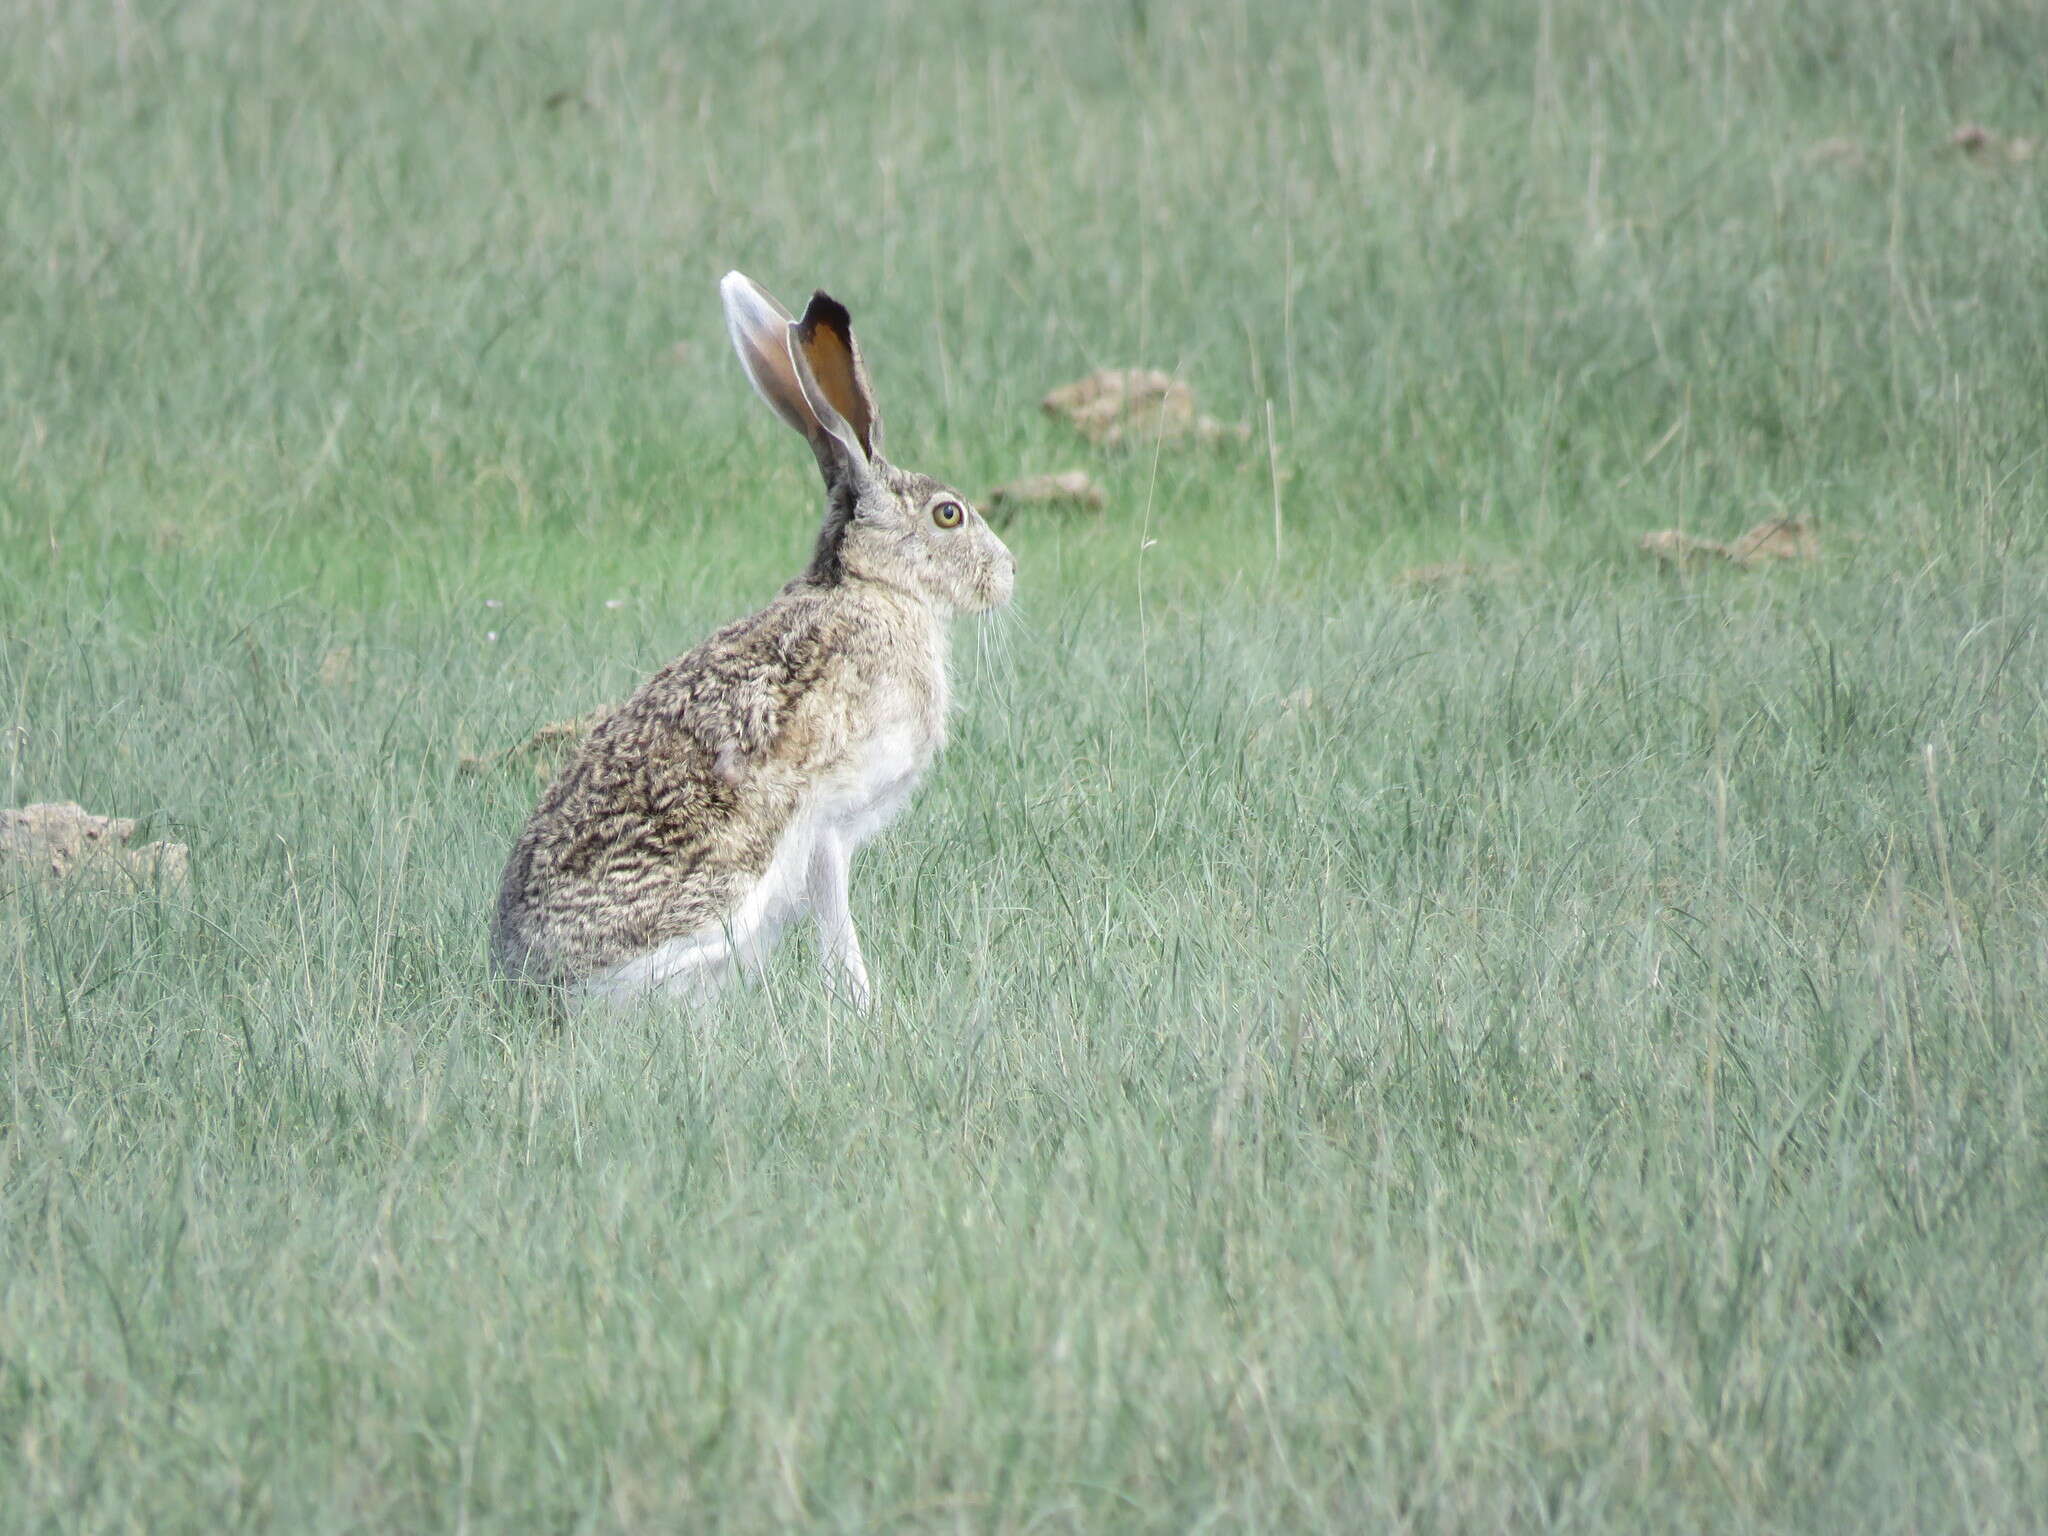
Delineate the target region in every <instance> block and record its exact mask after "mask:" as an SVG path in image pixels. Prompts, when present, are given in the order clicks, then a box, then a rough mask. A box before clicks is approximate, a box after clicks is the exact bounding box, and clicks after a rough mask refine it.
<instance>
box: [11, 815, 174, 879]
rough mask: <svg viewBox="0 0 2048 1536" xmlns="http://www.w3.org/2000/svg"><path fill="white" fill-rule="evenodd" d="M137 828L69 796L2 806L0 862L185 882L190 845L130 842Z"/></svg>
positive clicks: (62, 874) (59, 874)
mask: <svg viewBox="0 0 2048 1536" xmlns="http://www.w3.org/2000/svg"><path fill="white" fill-rule="evenodd" d="M137 830H138V825H137V823H136V822H135V821H134V820H133V819H131V818H129V817H126V816H96V815H94V814H93V813H92V812H90V811H88V810H86V809H85V808H84V807H83V806H80V805H77V804H75V803H73V802H70V801H64V802H60V803H43V804H38V805H27V806H23V807H21V808H20V809H18V810H16V809H7V810H0V868H9V867H12V868H18V869H24V870H29V871H33V872H34V873H35V874H37V875H42V876H47V877H49V878H51V879H54V880H62V879H67V878H70V877H73V876H84V877H87V878H93V879H98V880H101V881H105V882H108V883H120V882H132V883H134V884H136V885H145V886H146V885H161V886H177V885H183V884H184V883H185V881H186V879H187V878H188V877H189V875H190V873H191V850H190V849H188V848H187V847H186V846H185V845H184V844H183V843H173V842H165V841H158V842H152V843H143V844H141V845H140V846H138V847H130V846H129V842H130V840H131V839H132V838H133V837H134V836H135V834H136V831H137Z"/></svg>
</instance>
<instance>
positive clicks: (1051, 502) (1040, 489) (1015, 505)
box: [987, 469, 1109, 515]
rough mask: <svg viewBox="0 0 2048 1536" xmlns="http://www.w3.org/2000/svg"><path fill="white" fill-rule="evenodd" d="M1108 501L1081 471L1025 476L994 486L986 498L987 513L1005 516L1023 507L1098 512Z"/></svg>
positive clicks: (1062, 471) (1100, 489)
mask: <svg viewBox="0 0 2048 1536" xmlns="http://www.w3.org/2000/svg"><path fill="white" fill-rule="evenodd" d="M1108 499H1109V498H1108V497H1106V496H1104V495H1103V493H1102V487H1101V486H1099V485H1097V484H1096V483H1095V482H1094V481H1093V480H1092V479H1090V478H1089V477H1088V475H1087V473H1086V472H1085V471H1083V470H1078V469H1067V470H1061V471H1060V472H1059V473H1057V474H1051V475H1025V476H1024V477H1023V478H1022V479H1018V480H1012V481H1010V482H1009V483H1008V484H1006V485H999V486H997V487H995V489H993V490H991V491H990V492H989V493H988V497H987V500H988V508H989V510H990V511H991V512H1000V513H1003V514H1005V515H1008V514H1012V513H1015V512H1016V511H1018V510H1019V509H1020V508H1023V507H1048V508H1071V509H1073V510H1076V511H1081V512H1100V511H1101V510H1102V509H1103V507H1104V505H1106V504H1107V502H1108Z"/></svg>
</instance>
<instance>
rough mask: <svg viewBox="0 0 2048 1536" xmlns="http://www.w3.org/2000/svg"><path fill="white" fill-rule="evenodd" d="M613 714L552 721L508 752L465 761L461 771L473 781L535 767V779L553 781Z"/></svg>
mask: <svg viewBox="0 0 2048 1536" xmlns="http://www.w3.org/2000/svg"><path fill="white" fill-rule="evenodd" d="M610 713H611V710H610V709H593V710H592V711H591V712H590V713H589V714H587V715H575V716H572V717H571V718H569V719H567V720H550V721H549V722H548V723H547V724H546V725H544V726H542V727H541V728H540V729H539V730H537V731H535V732H534V733H533V734H532V735H531V736H529V737H527V738H526V740H524V741H522V742H518V743H516V744H515V745H513V746H509V747H507V748H505V749H504V750H503V751H502V752H487V753H484V754H482V755H481V756H476V757H464V758H463V759H462V762H461V764H460V765H459V766H460V768H461V771H462V772H463V773H464V774H466V775H469V776H470V777H476V776H479V775H482V774H486V773H496V772H498V771H499V770H500V769H504V768H516V767H518V766H519V765H520V764H521V763H531V764H532V766H533V772H534V776H535V777H536V778H541V779H551V778H553V777H554V776H555V772H556V770H557V769H559V768H560V767H561V766H562V764H563V763H564V762H565V761H567V760H568V757H569V754H570V753H572V752H574V751H575V750H576V748H577V747H579V746H580V745H582V742H583V738H584V737H586V736H588V735H589V734H590V733H591V732H592V731H593V730H595V729H596V728H597V724H598V722H599V721H601V720H603V719H604V718H605V717H606V716H607V715H609V714H610Z"/></svg>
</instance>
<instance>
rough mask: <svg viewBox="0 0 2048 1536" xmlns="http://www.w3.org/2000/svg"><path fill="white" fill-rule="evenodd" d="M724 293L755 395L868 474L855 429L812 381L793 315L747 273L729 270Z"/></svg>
mask: <svg viewBox="0 0 2048 1536" xmlns="http://www.w3.org/2000/svg"><path fill="white" fill-rule="evenodd" d="M718 295H719V298H720V299H721V300H723V301H724V304H725V329H726V334H727V335H728V336H730V337H731V338H732V349H733V351H734V352H736V353H738V354H739V359H740V366H741V367H742V368H744V369H745V370H746V372H747V379H748V381H749V382H750V383H752V384H753V386H754V390H755V393H757V394H758V395H760V397H761V398H762V399H763V400H765V401H767V402H768V405H769V407H770V408H771V409H772V410H773V411H774V412H775V414H776V415H778V416H780V417H781V418H782V419H783V420H784V421H786V422H788V423H789V424H790V425H791V426H792V427H794V428H796V430H797V431H799V432H801V433H802V434H803V435H804V437H805V438H806V439H807V440H808V441H809V442H810V444H811V446H812V448H813V449H814V450H816V451H817V452H818V453H820V454H823V453H825V452H827V450H826V449H825V447H824V446H823V445H822V443H821V442H820V438H821V437H830V438H831V439H832V440H833V442H835V443H837V444H838V446H839V448H840V450H841V451H842V452H843V453H845V454H847V455H848V456H849V457H850V458H851V459H852V462H853V464H854V466H856V468H857V469H858V470H860V471H865V470H866V469H867V468H868V467H869V465H868V456H867V454H866V453H865V452H863V451H862V449H861V446H860V440H859V438H857V437H856V436H854V432H853V428H852V427H850V426H848V425H847V424H846V420H845V418H844V417H842V416H841V415H840V414H839V412H837V411H836V410H834V409H833V408H832V404H831V402H830V401H828V400H827V399H826V398H825V392H824V391H823V390H822V389H820V388H819V387H818V381H817V380H816V379H814V378H812V377H811V370H810V367H809V366H808V365H807V364H806V363H805V362H804V358H803V349H802V348H801V347H799V346H798V345H797V343H796V321H795V319H794V318H793V317H792V316H791V315H790V313H789V311H788V310H786V309H784V308H783V307H782V306H781V305H780V304H778V303H777V302H776V301H775V297H774V295H773V294H771V293H769V292H768V290H767V289H765V288H763V287H762V286H761V285H760V284H759V283H757V282H755V281H754V280H753V279H752V278H751V277H748V276H747V275H746V273H744V272H739V271H733V272H728V273H726V274H725V276H724V277H722V278H720V279H719V280H718Z"/></svg>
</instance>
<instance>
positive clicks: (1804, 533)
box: [1636, 517, 1820, 570]
mask: <svg viewBox="0 0 2048 1536" xmlns="http://www.w3.org/2000/svg"><path fill="white" fill-rule="evenodd" d="M1636 547H1637V548H1638V549H1640V550H1641V551H1642V552H1643V553H1644V554H1646V555H1650V556H1652V557H1654V558H1655V559H1658V560H1661V561H1662V562H1664V563H1665V564H1666V565H1672V566H1678V567H1681V568H1684V569H1697V568H1698V567H1700V566H1705V565H1712V564H1715V563H1717V562H1726V563H1728V564H1732V565H1737V566H1740V567H1741V568H1742V569H1744V570H1754V569H1755V568H1756V567H1757V566H1759V565H1764V564H1767V563H1768V562H1770V561H1772V560H1818V559H1819V558H1820V535H1819V534H1817V533H1816V532H1815V531H1814V527H1813V519H1812V518H1809V517H1774V518H1771V519H1770V520H1769V521H1767V522H1761V523H1758V524H1757V525H1756V526H1755V527H1754V528H1751V529H1750V530H1749V531H1748V532H1747V533H1745V534H1743V535H1742V537H1741V538H1739V539H1736V540H1734V541H1733V542H1731V543H1727V544H1722V543H1718V542H1716V541H1715V540H1713V539H1702V538H1697V537H1695V536H1694V535H1692V534H1690V533H1683V532H1680V531H1679V530H1678V529H1676V528H1664V529H1660V530H1658V531H1657V532H1655V533H1646V534H1644V535H1643V536H1642V537H1641V538H1640V539H1638V540H1637V541H1636Z"/></svg>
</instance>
